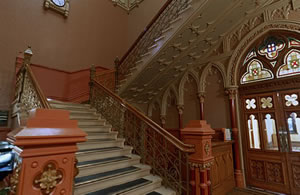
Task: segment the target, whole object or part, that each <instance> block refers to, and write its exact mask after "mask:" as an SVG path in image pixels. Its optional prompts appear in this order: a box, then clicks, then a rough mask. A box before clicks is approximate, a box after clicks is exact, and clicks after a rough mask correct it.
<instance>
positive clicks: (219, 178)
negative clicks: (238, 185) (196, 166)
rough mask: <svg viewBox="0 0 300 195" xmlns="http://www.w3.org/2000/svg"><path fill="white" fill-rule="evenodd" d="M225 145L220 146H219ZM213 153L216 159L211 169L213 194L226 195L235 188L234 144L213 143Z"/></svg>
mask: <svg viewBox="0 0 300 195" xmlns="http://www.w3.org/2000/svg"><path fill="white" fill-rule="evenodd" d="M221 143H222V144H223V145H219V144H221ZM212 145H213V148H212V153H213V156H214V157H215V161H214V164H213V166H212V168H211V175H212V179H211V181H212V189H213V194H218V195H225V194H226V193H227V192H229V191H231V190H232V189H233V188H234V185H235V181H234V169H233V157H232V143H226V145H224V142H218V143H216V142H215V143H214V142H213V143H212Z"/></svg>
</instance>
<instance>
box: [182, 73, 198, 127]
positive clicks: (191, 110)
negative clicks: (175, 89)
mask: <svg viewBox="0 0 300 195" xmlns="http://www.w3.org/2000/svg"><path fill="white" fill-rule="evenodd" d="M183 97H184V112H183V127H185V126H186V124H187V123H188V121H190V120H199V119H200V103H199V98H198V87H197V81H196V80H195V79H194V77H192V76H191V75H188V77H187V79H186V82H185V83H184V96H183Z"/></svg>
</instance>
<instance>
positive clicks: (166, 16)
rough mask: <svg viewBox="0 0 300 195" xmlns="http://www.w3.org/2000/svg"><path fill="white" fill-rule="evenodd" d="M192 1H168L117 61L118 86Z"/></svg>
mask: <svg viewBox="0 0 300 195" xmlns="http://www.w3.org/2000/svg"><path fill="white" fill-rule="evenodd" d="M190 1H191V0H168V1H167V2H166V3H165V4H164V6H163V7H162V8H161V9H160V10H159V12H158V13H157V14H156V15H155V16H154V18H153V19H152V20H151V22H150V23H149V24H148V25H147V27H146V28H145V29H144V30H143V31H142V33H141V34H140V35H139V36H138V38H137V39H136V41H135V42H134V43H133V45H132V46H131V47H130V48H129V50H128V51H127V52H126V53H125V55H124V56H123V57H122V58H121V60H118V59H116V60H115V67H116V80H117V82H116V85H119V82H120V81H121V80H123V79H124V78H125V76H126V75H127V74H129V71H130V68H132V67H134V64H135V62H137V61H138V59H139V58H141V55H142V54H145V53H147V49H148V48H149V47H151V46H152V45H154V43H155V40H156V39H158V38H160V37H161V35H162V33H163V31H164V30H166V29H167V28H168V27H170V22H171V21H172V20H174V19H176V18H177V17H178V15H179V13H180V12H181V11H182V10H184V9H185V8H187V7H188V5H189V2H190Z"/></svg>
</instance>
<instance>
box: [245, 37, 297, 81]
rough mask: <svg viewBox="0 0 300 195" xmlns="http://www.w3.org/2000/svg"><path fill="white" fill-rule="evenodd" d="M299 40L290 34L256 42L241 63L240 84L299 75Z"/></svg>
mask: <svg viewBox="0 0 300 195" xmlns="http://www.w3.org/2000/svg"><path fill="white" fill-rule="evenodd" d="M299 48H300V40H299V39H297V38H295V37H292V36H291V34H289V35H287V36H285V35H284V34H280V35H279V34H278V35H272V36H269V37H266V38H265V39H264V41H258V42H256V43H255V44H254V45H253V46H252V47H251V49H250V50H249V51H248V53H247V55H246V56H245V58H244V59H243V61H242V63H243V66H242V67H244V68H242V69H241V70H243V72H241V74H240V75H241V77H240V78H241V79H240V83H241V84H247V83H253V82H259V81H264V80H271V79H274V78H283V77H289V76H295V75H300V49H299Z"/></svg>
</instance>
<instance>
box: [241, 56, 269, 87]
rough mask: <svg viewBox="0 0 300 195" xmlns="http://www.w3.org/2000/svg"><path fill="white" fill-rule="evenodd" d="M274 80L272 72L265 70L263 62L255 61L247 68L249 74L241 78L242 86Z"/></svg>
mask: <svg viewBox="0 0 300 195" xmlns="http://www.w3.org/2000/svg"><path fill="white" fill-rule="evenodd" d="M273 78H274V75H273V73H272V71H270V70H268V69H266V68H264V66H263V64H262V62H261V61H259V60H256V59H253V60H251V61H250V62H249V64H248V66H247V72H246V73H245V74H244V75H243V76H242V78H241V84H245V83H251V82H255V81H260V80H268V79H273Z"/></svg>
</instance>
